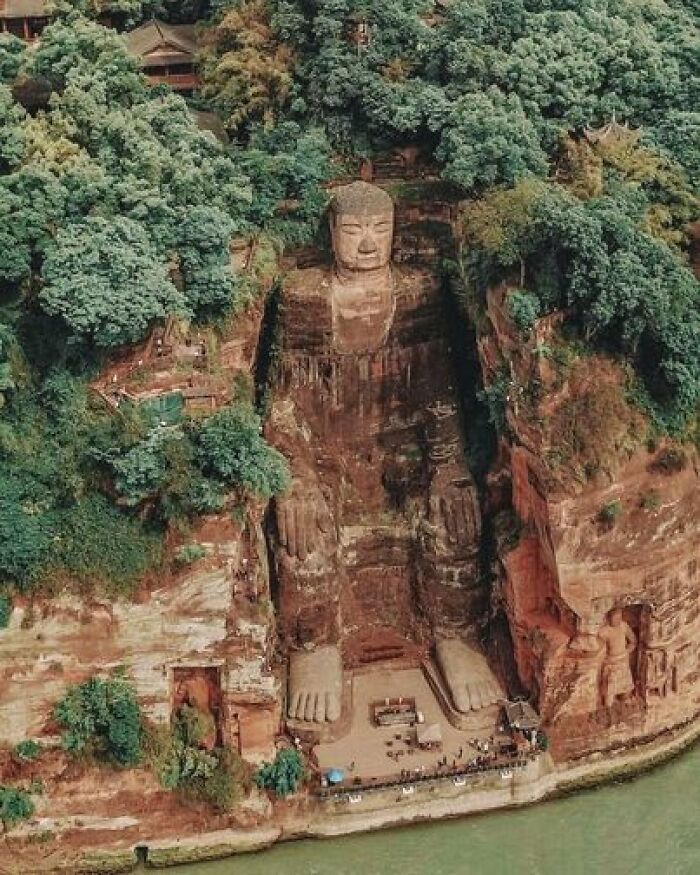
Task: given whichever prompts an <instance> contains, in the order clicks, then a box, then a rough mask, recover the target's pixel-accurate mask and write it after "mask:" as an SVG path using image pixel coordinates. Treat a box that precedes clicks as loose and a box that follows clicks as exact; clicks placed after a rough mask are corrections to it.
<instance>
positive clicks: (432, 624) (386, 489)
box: [268, 183, 486, 693]
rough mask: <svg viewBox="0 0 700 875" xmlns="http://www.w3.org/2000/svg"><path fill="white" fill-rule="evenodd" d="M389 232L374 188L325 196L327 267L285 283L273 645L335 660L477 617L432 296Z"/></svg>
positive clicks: (470, 504)
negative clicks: (329, 653)
mask: <svg viewBox="0 0 700 875" xmlns="http://www.w3.org/2000/svg"><path fill="white" fill-rule="evenodd" d="M392 222H393V211H392V209H391V202H390V200H389V198H388V196H387V195H386V194H385V193H384V192H382V191H381V190H378V189H375V188H374V187H373V186H369V185H367V184H365V183H355V184H353V185H351V186H348V187H347V189H341V190H340V192H339V193H338V194H336V197H335V200H334V205H333V207H332V209H331V228H332V235H333V241H334V252H335V255H336V264H335V267H334V268H332V269H325V268H317V267H314V268H308V269H302V270H295V271H293V272H291V273H290V274H289V275H288V276H287V277H286V280H285V282H284V289H283V296H282V303H281V319H282V337H283V349H282V353H281V360H280V363H279V373H278V377H277V381H276V385H275V386H274V387H273V405H272V410H271V415H270V419H269V423H268V437H269V439H270V440H271V441H272V442H273V443H274V444H275V445H276V446H277V447H278V448H279V449H280V450H281V451H282V452H283V453H284V454H285V456H286V457H287V458H288V459H289V460H290V465H291V469H292V474H293V485H292V488H291V490H290V491H289V492H288V494H287V495H286V496H284V497H283V498H281V499H279V500H278V501H277V502H276V506H275V527H274V532H273V537H272V541H273V550H274V556H275V564H276V573H277V579H278V584H279V598H278V603H279V611H278V613H279V618H278V620H279V628H280V632H281V636H282V639H283V643H284V645H285V647H287V648H289V649H291V650H292V651H294V650H295V649H298V648H307V649H308V648H313V647H327V646H337V647H339V648H340V649H341V650H342V653H343V657H344V661H345V662H346V664H348V663H350V664H352V663H354V662H365V661H372V660H373V659H375V658H380V657H381V656H382V654H383V653H388V652H389V651H390V650H393V651H394V652H395V651H398V652H400V651H401V649H402V648H403V649H404V650H405V651H407V652H408V651H411V650H416V648H417V647H419V648H425V647H427V645H428V644H429V643H431V642H432V640H433V637H434V634H435V631H436V630H438V629H443V628H444V629H450V630H453V631H459V632H460V633H469V632H470V631H473V629H474V627H475V626H476V624H477V622H478V621H479V620H480V619H481V618H482V616H483V613H484V610H485V607H486V593H485V591H484V589H483V588H482V586H481V585H480V584H479V583H478V582H477V581H478V567H477V560H478V551H479V543H480V532H481V520H480V512H479V502H478V497H477V493H476V489H475V485H474V482H473V479H472V476H471V473H470V470H469V468H468V466H467V464H466V462H465V459H464V449H463V448H464V439H463V436H462V433H461V428H460V422H459V414H458V408H457V400H458V399H457V394H456V391H455V375H454V372H453V365H452V361H451V353H450V350H449V347H448V342H447V339H446V338H447V337H448V336H449V331H448V327H447V324H446V318H447V317H446V312H445V306H444V300H443V290H442V289H441V286H440V283H439V281H438V279H437V277H436V275H435V272H434V271H433V270H432V269H430V268H427V267H410V268H409V267H400V268H398V267H392V266H391V265H390V264H389V253H390V247H389V243H390V241H391V227H392ZM416 652H417V651H416ZM294 692H298V691H293V693H294Z"/></svg>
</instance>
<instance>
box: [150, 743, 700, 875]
mask: <svg viewBox="0 0 700 875" xmlns="http://www.w3.org/2000/svg"><path fill="white" fill-rule="evenodd" d="M151 871H152V870H151ZM170 871H172V872H173V875H598V873H600V875H691V873H692V875H700V747H695V748H694V749H693V750H692V751H690V752H688V753H686V754H685V755H684V756H682V757H680V758H679V759H676V760H674V761H673V762H672V763H670V764H668V765H666V766H663V767H661V768H658V769H656V770H655V771H653V772H649V773H647V774H645V775H642V776H641V777H639V778H636V779H634V780H631V781H627V782H625V783H621V784H614V785H608V786H606V787H602V788H600V789H598V790H590V791H586V792H582V793H579V794H576V795H572V796H568V797H565V798H562V799H557V800H554V801H551V802H545V803H542V804H539V805H534V806H532V807H530V808H527V809H519V810H516V811H510V812H502V813H496V814H487V815H482V816H477V817H468V818H464V819H461V820H452V821H447V822H442V823H434V824H428V825H420V826H411V827H404V828H401V829H393V830H385V831H383V832H378V833H371V834H365V835H360V836H351V837H347V838H339V839H324V840H316V841H302V842H294V843H289V844H283V845H278V846H277V847H275V848H273V849H272V850H270V851H264V852H262V853H259V854H253V855H245V856H239V857H234V858H230V859H228V860H221V861H218V862H214V863H201V864H197V865H188V866H181V867H178V868H177V869H173V870H170Z"/></svg>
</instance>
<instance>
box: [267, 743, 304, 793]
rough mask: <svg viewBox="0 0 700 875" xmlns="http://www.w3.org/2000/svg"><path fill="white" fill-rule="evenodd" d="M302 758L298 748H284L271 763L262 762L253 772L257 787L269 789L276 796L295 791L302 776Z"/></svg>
mask: <svg viewBox="0 0 700 875" xmlns="http://www.w3.org/2000/svg"><path fill="white" fill-rule="evenodd" d="M304 771H305V767H304V759H303V757H302V755H301V754H300V753H299V751H298V750H296V749H294V748H284V749H282V750H279V751H278V752H277V755H276V756H275V759H274V760H273V762H271V763H264V764H263V765H262V766H261V767H260V768H259V769H258V771H257V772H256V773H255V783H256V784H257V785H258V787H261V788H263V789H265V790H271V791H272V792H273V793H274V794H275V795H276V796H289V795H290V794H291V793H296V791H297V790H298V788H299V785H300V784H301V782H302V780H303V778H304Z"/></svg>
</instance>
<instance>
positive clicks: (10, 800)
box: [0, 786, 34, 832]
mask: <svg viewBox="0 0 700 875" xmlns="http://www.w3.org/2000/svg"><path fill="white" fill-rule="evenodd" d="M33 814H34V803H33V802H32V800H31V798H30V796H29V794H28V793H25V791H24V790H18V789H16V788H15V787H3V786H0V821H1V822H2V826H3V830H4V831H5V832H7V830H8V829H9V828H10V827H12V826H14V825H15V824H17V823H20V822H21V821H23V820H27V819H28V818H30V817H31V816H32V815H33Z"/></svg>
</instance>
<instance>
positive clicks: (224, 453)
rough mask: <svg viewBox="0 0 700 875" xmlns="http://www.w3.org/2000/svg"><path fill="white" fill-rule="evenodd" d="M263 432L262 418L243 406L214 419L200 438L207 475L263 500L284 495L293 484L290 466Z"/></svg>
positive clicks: (198, 444) (202, 458) (207, 424)
mask: <svg viewBox="0 0 700 875" xmlns="http://www.w3.org/2000/svg"><path fill="white" fill-rule="evenodd" d="M261 431H262V425H261V422H260V418H259V417H258V416H257V414H256V413H255V412H254V411H253V409H252V408H251V407H249V406H247V405H244V404H241V403H239V404H236V405H234V406H232V407H225V408H223V410H220V411H219V412H218V413H215V414H214V415H213V416H210V417H209V419H207V420H206V421H205V422H204V424H203V425H202V428H201V431H200V432H199V435H198V436H197V454H198V458H199V460H200V462H201V465H202V469H203V471H204V473H205V474H207V475H210V476H213V477H215V478H217V479H219V480H221V482H223V483H225V484H227V485H229V486H234V487H237V488H239V489H243V490H245V491H246V492H251V493H253V494H254V495H258V496H260V497H261V498H269V497H270V496H272V495H276V494H278V493H279V492H283V491H284V490H285V489H286V487H287V484H288V482H289V473H288V469H287V464H286V462H285V460H284V457H283V456H282V455H281V454H280V453H278V452H277V450H274V449H273V448H272V447H270V446H269V445H268V444H267V443H266V442H265V440H264V439H263V437H262V435H261Z"/></svg>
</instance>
